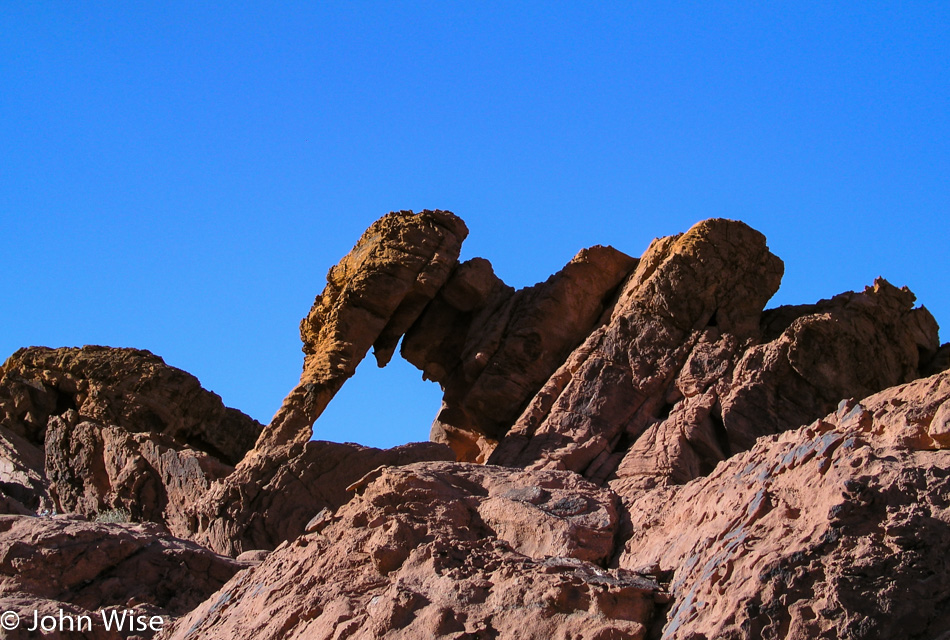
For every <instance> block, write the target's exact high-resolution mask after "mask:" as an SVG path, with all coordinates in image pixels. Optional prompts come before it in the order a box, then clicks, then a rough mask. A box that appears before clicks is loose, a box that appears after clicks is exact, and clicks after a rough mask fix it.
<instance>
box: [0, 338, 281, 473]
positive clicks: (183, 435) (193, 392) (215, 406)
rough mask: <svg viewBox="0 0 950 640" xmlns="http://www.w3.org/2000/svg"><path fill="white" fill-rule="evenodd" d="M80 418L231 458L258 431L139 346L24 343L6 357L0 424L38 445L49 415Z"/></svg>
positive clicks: (251, 441) (243, 449)
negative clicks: (68, 414) (78, 346)
mask: <svg viewBox="0 0 950 640" xmlns="http://www.w3.org/2000/svg"><path fill="white" fill-rule="evenodd" d="M70 409H72V410H73V411H75V412H76V413H77V414H78V415H79V416H80V417H82V418H88V419H90V420H94V421H96V422H99V423H101V424H110V425H114V426H117V427H121V428H122V429H125V430H126V431H130V432H147V433H158V434H162V435H165V436H168V437H170V438H174V439H175V440H176V441H178V442H179V443H181V445H188V446H190V447H192V448H194V449H197V450H199V451H204V452H206V453H209V454H211V455H213V456H215V457H216V458H218V459H220V460H222V461H223V462H226V463H229V464H236V463H237V462H238V461H239V460H240V459H241V458H242V457H243V456H244V454H245V453H246V452H247V451H248V450H249V449H250V448H251V447H252V446H253V445H254V442H255V440H256V439H257V437H258V435H259V434H260V432H261V429H262V427H261V425H260V423H258V422H257V421H256V420H253V419H252V418H250V417H248V416H246V415H244V414H243V413H241V412H240V411H238V410H236V409H230V408H228V407H225V406H224V404H223V403H222V402H221V398H220V397H219V396H218V395H217V394H214V393H212V392H210V391H206V390H205V389H203V388H202V387H201V384H200V383H199V382H198V379H197V378H195V377H194V376H192V375H190V374H188V373H185V372H184V371H182V370H181V369H176V368H175V367H170V366H168V365H167V364H165V361H164V360H162V359H161V358H160V357H158V356H156V355H154V354H152V353H150V352H148V351H144V350H139V349H116V348H111V347H96V346H87V347H82V348H81V349H72V348H61V349H48V348H45V347H29V348H26V349H20V350H19V351H17V352H16V353H14V354H13V355H12V356H10V358H9V359H8V360H7V361H6V363H4V365H3V368H2V375H0V426H3V427H5V428H7V429H9V430H10V431H12V432H14V433H15V434H17V435H19V436H21V437H22V438H24V439H26V440H27V441H28V442H31V443H32V444H34V445H38V446H42V445H43V442H44V440H45V434H46V424H47V421H48V420H49V418H50V417H51V416H60V415H62V414H64V413H66V411H68V410H70Z"/></svg>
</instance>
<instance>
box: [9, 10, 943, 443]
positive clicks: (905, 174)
mask: <svg viewBox="0 0 950 640" xmlns="http://www.w3.org/2000/svg"><path fill="white" fill-rule="evenodd" d="M273 4H275V3H237V5H236V6H230V5H225V4H224V3H221V4H220V5H219V6H218V7H213V6H211V4H210V3H193V2H188V3H185V2H166V3H151V4H149V5H146V4H145V3H118V2H115V3H72V2H35V3H13V2H6V3H2V5H0V140H2V143H0V270H2V271H0V272H2V274H3V277H2V278H0V301H2V302H0V357H2V358H5V357H6V356H7V355H9V354H10V353H12V352H13V351H14V350H15V349H17V348H18V347H20V346H26V345H34V344H41V345H47V346H66V345H69V346H74V345H82V344H107V345H112V346H134V347H139V348H146V349H149V350H151V351H154V352H155V353H157V354H159V355H161V356H163V357H164V358H165V360H166V361H167V362H168V363H169V364H172V365H174V366H178V367H181V368H183V369H185V370H187V371H189V372H191V373H193V374H195V375H196V376H198V378H199V379H200V380H201V381H202V383H203V384H204V385H205V386H206V387H208V388H210V389H212V390H214V391H216V392H217V393H219V394H220V395H221V396H222V397H223V398H224V400H225V402H226V403H228V404H229V405H231V406H235V407H237V408H240V409H242V410H244V411H246V412H248V413H250V414H251V415H253V416H254V417H256V418H258V419H259V420H261V421H264V422H266V421H268V420H269V419H270V417H271V415H272V414H273V412H274V411H275V410H276V409H277V407H278V406H279V404H280V401H281V399H282V398H283V396H284V395H285V394H286V392H287V391H288V390H289V389H290V388H291V387H292V386H293V384H294V383H295V382H296V380H297V377H298V375H299V372H300V366H301V363H302V354H301V352H300V342H299V337H298V335H297V325H298V323H299V321H300V319H301V318H302V317H303V316H304V315H305V314H306V313H307V311H308V310H309V308H310V305H311V303H312V302H313V298H314V296H315V295H316V294H317V293H319V292H320V291H321V290H322V288H323V284H324V282H325V276H326V272H327V270H328V269H329V268H330V266H332V264H334V263H335V262H336V261H337V260H339V258H340V257H342V256H343V255H344V254H345V253H346V252H347V251H348V250H349V249H350V248H351V247H352V245H353V244H354V243H355V242H356V240H357V238H358V237H359V235H360V233H361V232H362V231H363V229H365V228H366V226H368V225H369V224H370V223H371V222H372V221H373V220H375V219H376V218H378V217H379V216H381V215H383V214H384V213H386V212H388V211H390V210H393V209H414V210H420V209H423V208H443V209H450V210H452V211H455V212H456V213H457V214H459V215H460V216H461V217H462V218H463V219H465V221H466V222H467V224H468V226H469V228H470V229H471V235H470V236H469V239H468V241H467V242H466V244H465V246H464V247H463V258H467V257H473V256H483V257H486V258H488V259H489V260H491V261H492V263H493V264H494V265H495V269H496V271H497V273H498V274H499V275H501V276H502V277H503V278H504V279H505V280H506V281H507V282H508V283H510V284H512V285H514V286H526V285H530V284H533V283H535V282H537V281H540V280H544V279H545V278H546V277H547V276H548V275H550V274H551V273H553V272H554V271H556V270H557V269H559V268H560V267H561V266H562V265H563V264H564V263H565V262H567V261H568V260H569V259H570V258H571V256H573V255H574V253H576V251H577V250H578V249H580V248H582V247H584V246H589V245H593V244H612V245H613V246H615V247H617V248H619V249H621V250H623V251H625V252H627V253H629V254H631V255H635V256H638V255H640V254H641V253H642V251H643V250H644V249H645V248H646V246H647V244H648V243H649V241H650V240H651V239H652V238H653V237H656V236H662V235H669V234H672V233H677V232H680V231H684V230H686V229H687V228H688V227H689V226H690V225H692V224H693V223H694V222H696V221H698V220H701V219H703V218H708V217H714V216H721V217H728V218H734V219H741V220H744V221H746V222H747V223H749V224H751V225H752V226H753V227H755V228H757V229H759V230H760V231H762V232H763V233H765V234H766V236H767V237H768V239H769V245H770V247H771V248H772V250H773V252H775V253H776V254H778V255H779V256H780V257H781V258H782V259H783V260H785V265H786V275H785V279H784V282H783V286H782V289H781V290H780V292H779V293H778V294H777V295H776V297H775V298H774V299H773V301H772V303H771V304H772V305H775V304H784V303H801V302H812V301H815V300H817V299H820V298H825V297H830V296H832V295H834V294H836V293H839V292H841V291H845V290H849V289H860V288H862V287H864V286H865V285H868V284H870V283H871V282H872V281H873V279H874V278H875V277H876V276H878V275H883V276H884V277H886V278H887V279H889V280H890V281H891V282H892V283H894V284H897V285H907V286H909V287H910V288H911V289H912V290H914V292H915V293H917V295H918V301H919V302H921V303H923V304H925V305H926V306H927V307H928V308H929V309H930V310H931V311H932V312H933V314H934V315H935V317H936V318H937V320H938V322H939V323H940V324H941V325H942V326H943V327H944V330H943V331H942V332H941V338H942V339H943V340H945V341H946V340H948V334H947V329H946V327H950V304H948V302H947V282H948V259H947V258H948V240H950V215H948V214H950V178H948V176H950V136H948V133H950V117H948V116H950V63H948V61H950V4H948V3H923V2H921V3H912V4H911V3H907V4H898V3H877V2H855V3H814V4H813V3H801V2H796V3H767V5H766V3H666V2H663V3H601V4H596V5H595V4H594V3H573V4H568V3H556V2H555V3H548V2H545V3H531V2H525V3H517V4H516V3H488V2H485V3H455V2H438V3H400V2H385V3H383V2H380V3H366V2H346V3H343V2H340V3H323V4H319V5H317V3H299V4H297V3H280V4H281V5H282V6H281V7H280V8H274V7H273V6H271V5H273ZM621 4H624V5H629V6H622V7H621V6H620V5H621ZM199 5H200V6H199ZM440 397H441V393H440V392H439V389H438V387H437V385H435V384H432V383H426V382H423V381H422V380H421V378H420V374H419V373H418V372H417V371H416V370H415V369H414V368H413V367H412V366H411V365H408V364H406V363H404V362H403V361H401V360H400V359H399V358H395V359H394V361H393V363H392V364H391V365H390V366H389V367H387V368H386V369H384V370H377V369H376V368H375V363H374V362H373V361H372V359H370V360H368V361H366V362H364V364H363V365H362V366H361V367H360V368H359V370H358V372H357V375H356V377H355V378H354V379H352V380H351V381H350V382H349V383H348V384H347V386H345V387H344V390H343V391H342V392H341V394H340V395H339V396H338V397H337V399H336V400H335V401H334V402H333V403H331V405H330V408H329V409H328V411H327V412H326V413H325V414H324V416H323V417H322V418H321V419H320V420H319V421H318V423H317V425H316V433H317V435H318V437H320V438H324V439H329V440H340V441H357V442H362V443H365V444H372V445H376V446H391V445H395V444H399V443H402V442H407V441H412V440H421V439H425V438H426V437H427V434H428V427H429V424H430V422H431V419H432V417H433V416H434V414H435V413H436V411H437V409H438V406H439V399H440Z"/></svg>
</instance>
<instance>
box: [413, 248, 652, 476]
mask: <svg viewBox="0 0 950 640" xmlns="http://www.w3.org/2000/svg"><path fill="white" fill-rule="evenodd" d="M636 263H637V261H636V260H634V259H633V258H630V257H629V256H627V255H624V254H623V253H621V252H619V251H617V250H616V249H613V248H612V247H592V248H590V249H584V250H582V251H581V252H580V253H578V254H577V255H576V256H575V257H574V259H573V260H571V261H570V262H569V263H568V264H567V266H565V267H564V268H563V269H561V271H559V272H558V273H556V274H554V275H553V276H551V277H550V278H548V280H547V281H545V282H542V283H540V284H537V285H535V286H533V287H527V288H525V289H521V290H520V291H517V292H516V291H514V290H512V289H511V288H510V287H508V286H506V285H505V284H504V283H503V282H502V281H501V280H499V279H498V278H497V277H496V276H495V274H494V272H493V271H492V268H491V265H490V264H489V263H488V261H487V260H484V259H480V258H476V259H474V260H470V261H468V262H466V263H464V264H462V265H460V266H459V268H458V269H456V271H455V272H454V273H453V274H452V277H451V278H450V279H449V281H448V282H447V283H446V285H445V287H443V288H442V290H441V291H440V292H439V295H438V296H437V297H436V299H435V300H434V301H433V302H432V304H430V305H429V306H428V307H427V308H426V311H425V313H424V314H423V315H422V316H421V317H420V318H419V319H418V320H417V321H416V323H415V324H414V325H413V327H412V329H411V330H410V331H409V332H408V333H407V334H406V339H405V341H404V342H403V346H402V355H403V357H404V358H406V359H407V360H408V361H409V362H411V363H413V364H414V365H416V366H417V367H419V368H420V369H421V370H422V371H423V376H424V377H425V378H427V379H430V380H435V381H436V382H439V383H440V384H441V385H442V388H443V389H444V390H445V397H444V399H443V401H442V409H441V411H439V415H438V416H437V417H436V419H435V422H434V423H433V425H432V439H433V440H435V441H436V442H445V443H446V444H449V445H451V446H452V448H453V450H454V451H455V452H456V455H457V457H458V459H459V460H463V461H478V462H484V460H485V458H487V457H488V455H489V454H490V453H491V450H492V449H493V448H494V445H495V444H496V443H497V441H498V439H499V438H500V437H501V436H503V435H504V434H505V433H506V432H507V430H508V428H509V427H510V426H511V425H512V424H514V421H515V420H516V419H517V417H518V415H520V413H521V412H522V410H524V407H525V405H526V404H527V403H528V400H530V399H531V397H532V396H533V395H534V394H535V393H537V391H538V389H540V388H541V385H542V384H544V381H545V380H547V379H548V377H549V376H550V375H551V374H552V373H554V370H555V369H557V367H558V366H560V364H561V363H562V362H563V361H564V359H565V358H566V357H567V355H568V354H569V353H570V352H571V350H572V349H573V348H574V347H576V346H577V345H578V344H579V343H580V342H581V341H582V340H583V339H584V338H585V337H587V335H588V334H590V331H591V329H592V328H593V326H594V324H595V323H596V322H597V321H598V319H599V318H600V316H601V314H602V313H603V311H604V308H605V307H606V305H607V304H608V303H609V302H610V299H611V297H612V295H613V293H614V291H615V290H616V288H617V285H618V284H619V283H620V281H621V280H622V279H623V278H624V277H625V276H626V275H627V274H628V273H629V272H630V271H631V270H632V269H633V267H634V266H635V265H636Z"/></svg>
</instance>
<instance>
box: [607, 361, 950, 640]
mask: <svg viewBox="0 0 950 640" xmlns="http://www.w3.org/2000/svg"><path fill="white" fill-rule="evenodd" d="M948 448H950V373H943V374H940V375H938V376H934V377H931V378H927V379H924V380H919V381H916V382H913V383H910V384H907V385H904V386H901V387H896V388H893V389H888V390H886V391H883V392H881V393H878V394H876V395H873V396H871V397H869V398H866V399H865V400H862V401H861V402H860V403H857V402H855V401H853V400H849V401H843V402H842V403H841V406H840V407H839V409H838V410H837V411H836V412H835V413H832V414H830V415H828V416H826V417H825V418H823V419H821V420H818V421H816V422H814V423H812V424H810V425H808V426H807V427H802V428H800V429H797V430H793V431H787V432H785V433H783V434H781V435H778V436H771V437H767V438H761V439H760V440H759V441H758V443H757V444H756V445H755V446H754V447H753V448H752V449H751V450H750V451H748V452H745V453H742V454H739V455H736V456H734V457H732V458H730V459H729V460H728V461H726V462H724V463H722V464H720V465H719V466H718V467H717V468H716V470H715V472H714V473H712V474H711V475H710V476H708V477H705V478H700V479H697V480H694V481H693V482H690V483H689V484H687V485H685V486H678V487H677V486H666V487H659V488H657V489H654V490H652V491H648V492H645V493H642V494H640V495H638V496H633V497H629V498H628V497H625V498H624V502H625V503H626V504H627V505H628V507H629V513H630V518H631V529H632V535H631V536H630V537H629V539H628V540H627V541H626V543H625V544H624V546H623V551H622V553H621V554H620V557H619V565H620V566H621V567H624V568H628V569H637V570H648V571H650V572H652V573H654V574H656V573H665V574H668V575H670V576H671V578H670V579H671V580H672V590H673V597H674V601H673V604H672V607H671V609H670V610H669V611H668V613H667V620H668V621H667V622H666V625H665V627H664V629H663V638H671V639H672V638H700V637H705V638H737V639H738V638H749V639H752V638H766V639H769V638H795V639H798V638H801V639H805V638H856V639H865V638H866V639H871V638H936V637H938V636H940V637H943V636H941V635H940V634H941V633H945V632H947V631H948V630H950V561H948V558H950V511H948V509H947V507H948V505H950V452H948V451H947V449H948Z"/></svg>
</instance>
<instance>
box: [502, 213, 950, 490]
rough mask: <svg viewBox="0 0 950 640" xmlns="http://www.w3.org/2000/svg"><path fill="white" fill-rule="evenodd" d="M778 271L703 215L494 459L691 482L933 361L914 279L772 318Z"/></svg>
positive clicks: (746, 235)
mask: <svg viewBox="0 0 950 640" xmlns="http://www.w3.org/2000/svg"><path fill="white" fill-rule="evenodd" d="M780 277H781V261H779V260H778V258H776V257H775V256H773V255H772V254H771V253H769V252H768V249H767V247H766V246H765V240H764V238H763V237H762V236H761V235H760V234H758V233H757V232H755V231H753V230H752V229H749V228H748V227H747V226H745V225H743V224H742V223H738V222H731V221H726V220H708V221H705V222H702V223H699V224H698V225H696V226H694V227H693V228H692V229H691V230H690V231H688V232H687V233H686V234H684V235H682V236H676V237H673V238H664V239H661V240H657V241H655V242H654V243H653V245H651V247H650V249H648V250H647V252H646V254H644V256H643V258H642V259H641V260H640V263H639V265H638V267H637V269H636V271H635V272H634V273H633V275H632V276H631V277H630V278H629V279H628V280H627V282H626V283H625V285H624V288H623V291H622V293H621V295H620V297H619V299H618V301H617V304H616V305H615V306H614V308H613V311H612V314H611V317H610V320H609V322H608V323H607V324H606V325H605V326H602V327H600V328H598V329H597V330H595V331H594V332H593V333H592V334H591V335H590V337H588V339H587V340H586V341H585V342H584V344H582V345H581V346H580V347H578V348H577V349H576V350H575V351H574V353H573V354H571V356H570V357H569V358H568V360H567V361H566V362H565V364H564V365H563V366H562V367H561V368H560V369H558V371H556V372H555V373H554V374H553V375H552V376H551V378H550V379H549V380H548V381H547V383H545V385H544V387H543V388H542V389H541V391H540V392H539V393H538V394H537V395H536V396H535V397H534V399H533V400H532V401H531V403H530V404H529V405H528V407H527V409H526V410H525V411H524V413H523V414H522V415H521V417H520V418H519V419H518V422H517V423H516V425H515V427H514V428H513V429H512V430H511V431H510V432H509V434H508V435H507V436H506V437H505V438H504V439H503V440H502V441H501V443H500V444H499V446H498V448H497V449H496V450H495V452H494V453H493V454H492V456H491V457H490V459H489V461H490V462H491V463H493V464H504V465H511V466H520V467H526V468H556V469H570V470H573V471H577V472H579V473H583V474H584V475H585V477H587V478H590V479H591V480H593V481H594V482H597V483H603V482H605V481H608V480H609V481H610V482H611V486H612V487H613V488H614V489H615V490H617V491H619V492H622V493H625V494H626V493H631V492H635V491H637V490H640V489H647V488H651V487H653V486H656V485H657V484H665V483H684V482H688V481H689V480H691V479H693V478H697V477H699V476H701V475H704V474H706V473H709V472H710V471H711V470H712V469H713V467H715V465H716V464H717V463H718V462H719V461H721V460H723V459H725V458H727V457H729V456H730V455H732V454H734V453H737V452H739V451H743V450H746V449H748V448H749V447H751V446H752V444H753V443H754V442H755V439H756V438H757V437H760V436H762V435H767V434H772V433H777V432H780V431H783V430H785V429H790V428H794V427H796V426H798V425H800V424H804V423H807V422H809V421H811V420H814V419H816V418H818V417H820V416H821V415H824V414H825V413H827V412H828V411H830V410H831V409H832V408H833V407H834V406H835V404H837V402H838V401H839V400H840V399H841V398H843V397H864V396H866V395H868V394H871V393H874V392H876V391H879V390H881V389H884V388H886V387H889V386H892V385H895V384H900V383H903V382H907V381H910V380H913V379H915V378H917V377H919V376H920V375H921V370H922V368H926V367H927V366H928V364H927V363H930V362H933V361H934V359H935V357H936V355H935V354H937V353H938V345H939V343H938V341H937V325H936V322H935V321H934V320H933V317H932V316H931V315H930V313H929V312H928V311H927V310H926V309H924V308H922V307H921V308H917V309H915V308H913V304H914V295H913V294H912V293H911V292H910V291H909V290H907V289H906V288H904V289H897V288H896V287H894V286H892V285H890V284H889V283H887V282H886V281H885V280H883V279H878V280H877V281H876V282H875V284H874V286H873V287H869V288H868V289H866V290H865V291H864V292H862V293H845V294H842V295H839V296H836V297H835V298H833V299H831V300H824V301H822V302H819V303H818V304H815V305H802V306H797V307H781V308H779V309H775V310H772V311H768V312H765V313H764V314H763V313H762V309H763V307H764V305H765V302H766V301H767V300H768V298H769V297H770V296H771V295H772V293H774V292H775V290H776V289H777V287H778V283H779V279H780Z"/></svg>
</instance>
